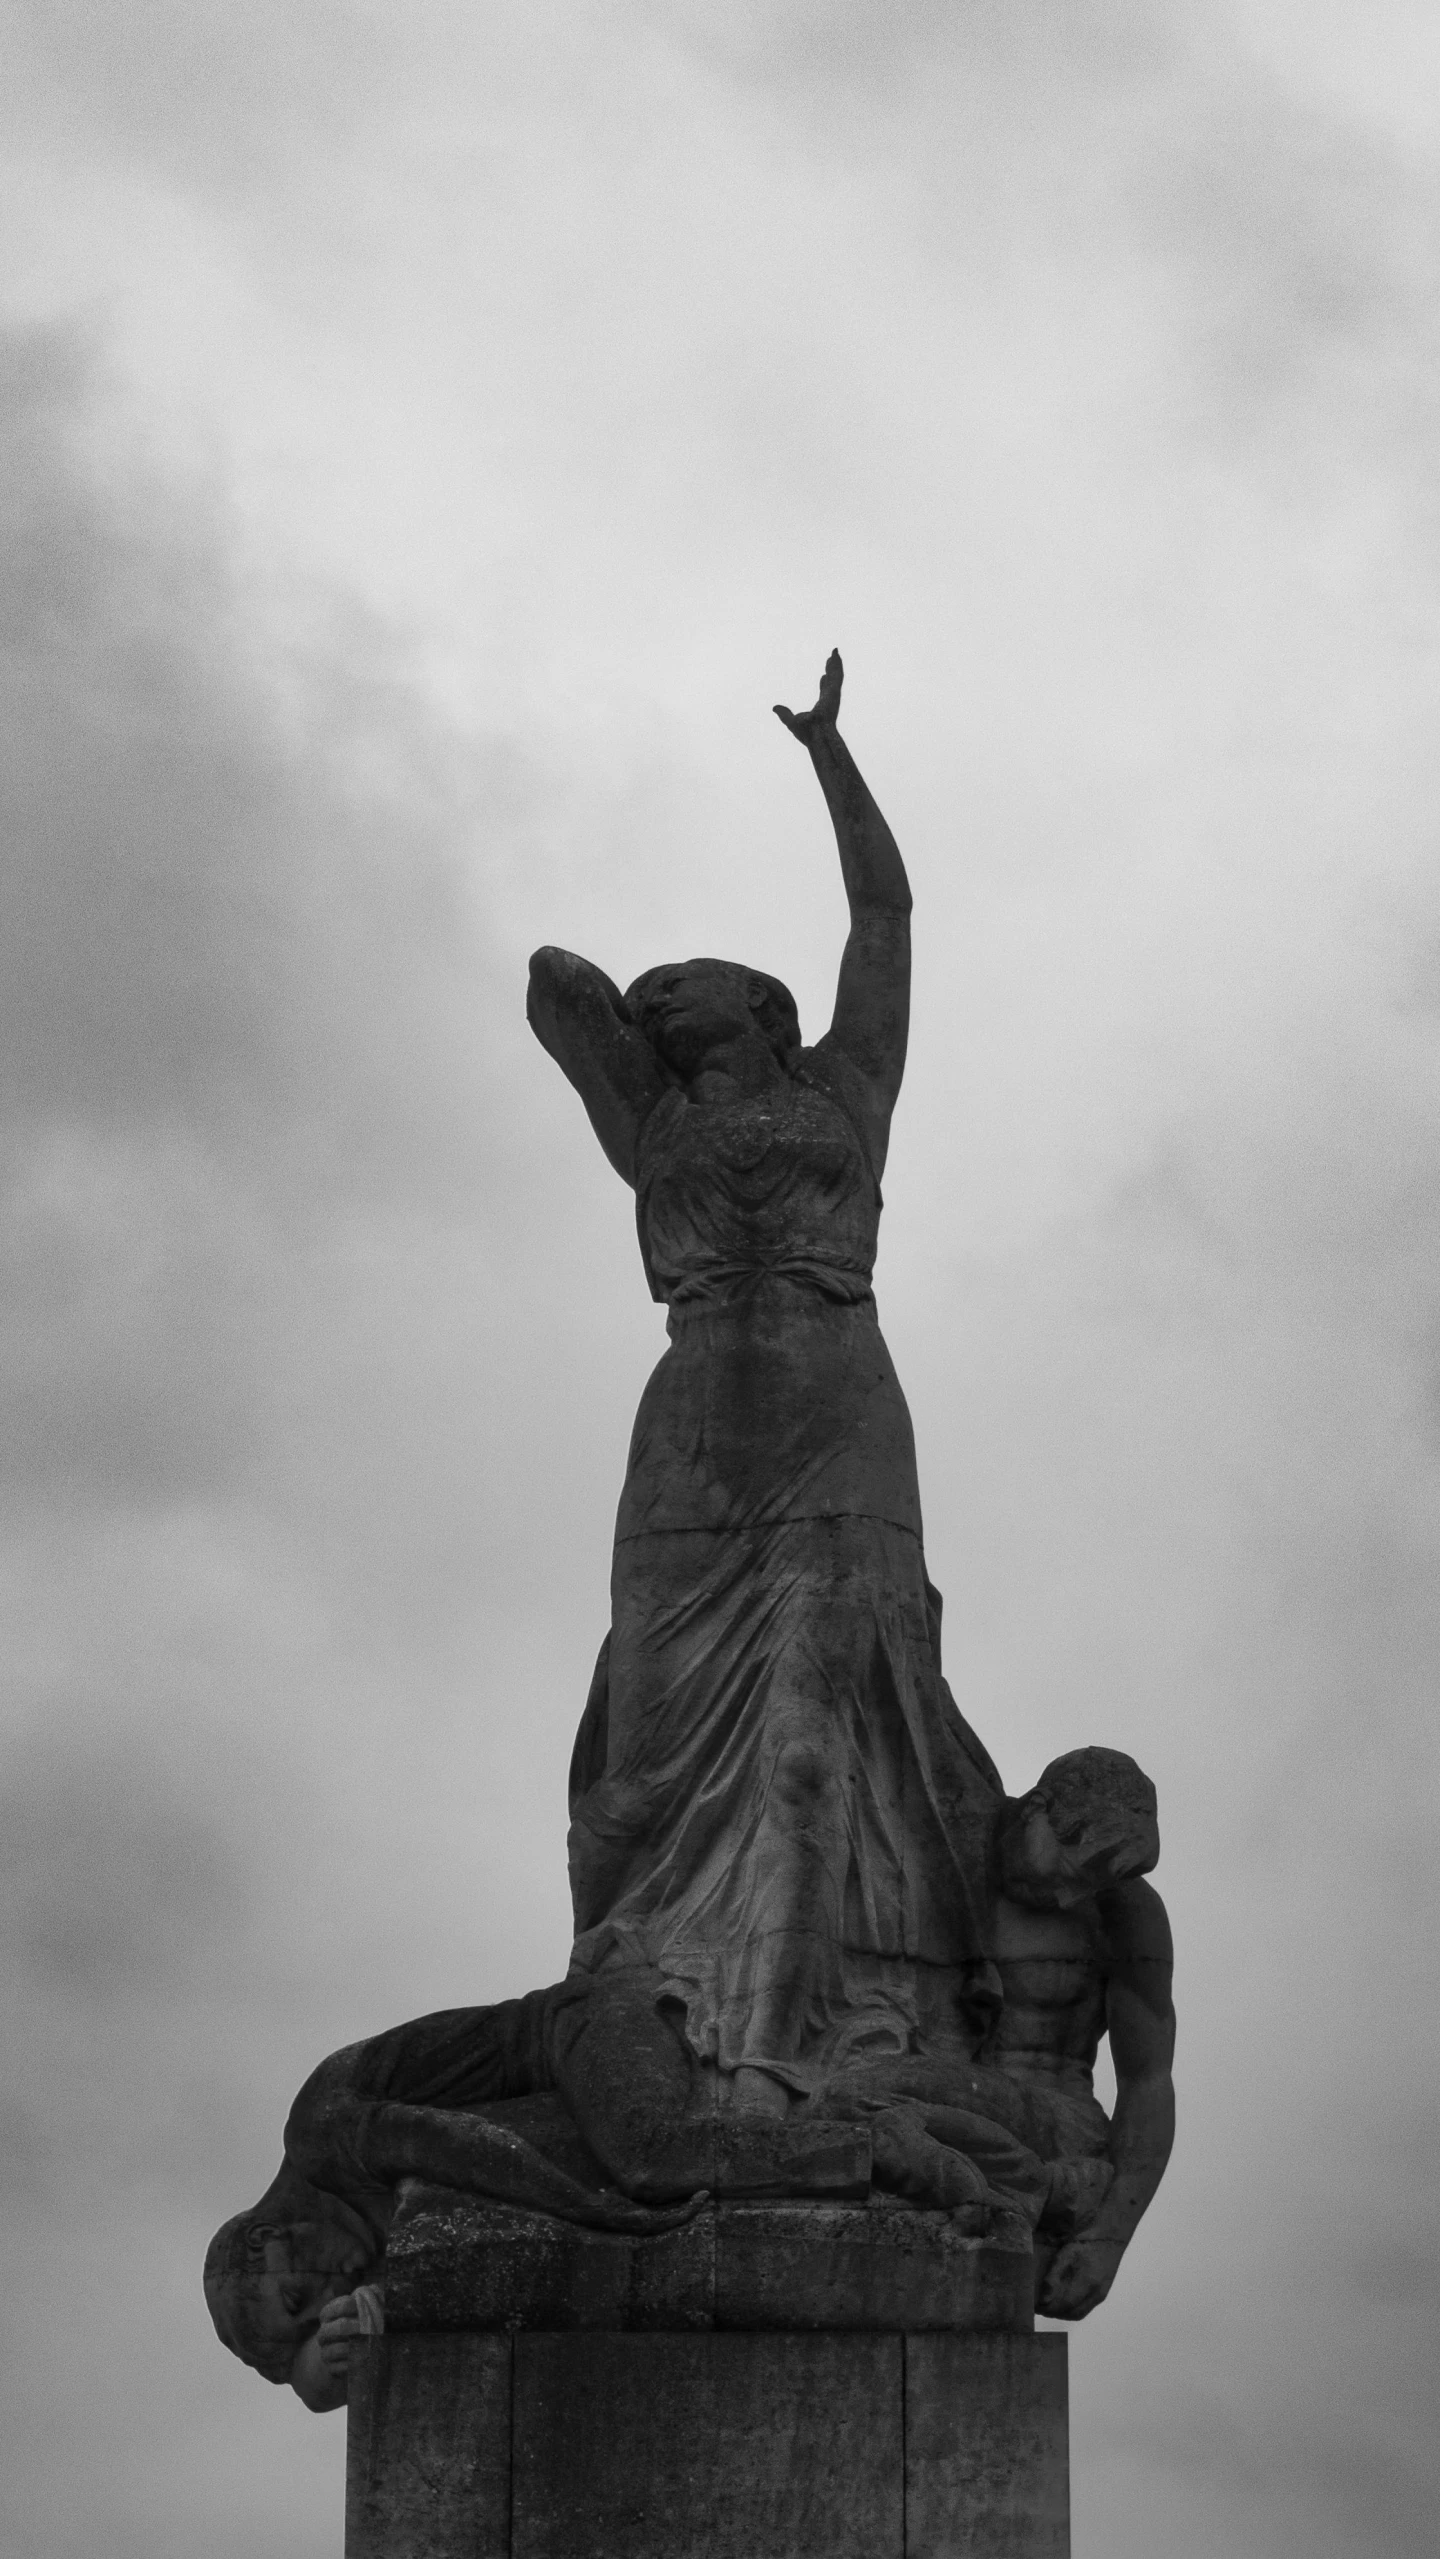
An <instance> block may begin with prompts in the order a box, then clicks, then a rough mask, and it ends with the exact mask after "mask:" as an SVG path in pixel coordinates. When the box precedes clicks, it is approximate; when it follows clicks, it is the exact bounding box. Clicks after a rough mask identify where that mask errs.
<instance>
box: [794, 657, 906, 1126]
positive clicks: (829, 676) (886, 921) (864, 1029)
mask: <svg viewBox="0 0 1440 2559" xmlns="http://www.w3.org/2000/svg"><path fill="white" fill-rule="evenodd" d="M843 674H844V670H843V668H842V666H841V664H840V653H839V651H838V649H837V650H832V651H831V654H830V657H829V659H828V661H827V663H826V667H825V673H824V675H823V676H822V677H821V679H820V694H819V699H818V700H817V702H816V704H815V707H814V709H813V711H802V712H798V713H797V712H794V711H787V710H786V709H784V707H783V706H782V705H781V704H780V703H778V702H777V704H776V706H775V710H776V716H777V718H779V719H781V720H783V721H784V723H785V726H786V727H787V729H789V730H790V731H791V733H792V735H794V736H795V737H798V738H799V739H800V741H801V743H802V745H804V746H806V747H808V748H809V750H810V761H811V763H812V764H813V765H814V767H815V770H816V773H817V774H818V775H819V778H820V787H821V789H822V791H823V792H824V794H825V801H826V805H827V807H828V808H829V811H830V816H831V820H832V822H833V824H834V828H835V841H836V843H837V844H838V846H839V848H840V870H841V875H842V877H843V879H844V882H845V894H846V897H847V898H848V899H849V902H850V936H849V939H848V941H847V942H846V944H845V953H844V957H843V959H842V960H841V962H840V982H839V985H838V987H837V988H836V993H835V1015H834V1019H833V1021H832V1022H831V1025H830V1037H831V1039H832V1040H833V1041H834V1043H835V1046H836V1047H837V1048H839V1049H842V1050H843V1051H844V1053H845V1055H846V1057H848V1058H849V1060H850V1062H851V1064H852V1066H856V1067H858V1068H859V1070H860V1073H861V1074H862V1075H863V1076H864V1078H865V1080H866V1083H867V1084H868V1085H869V1087H870V1090H871V1096H872V1118H873V1129H872V1151H873V1152H874V1153H875V1156H876V1169H877V1171H878V1169H879V1166H880V1164H881V1163H882V1162H883V1159H884V1154H885V1145H886V1141H887V1139H888V1136H889V1130H890V1114H891V1112H892V1111H893V1110H894V1108H895V1101H896V1096H897V1095H898V1093H899V1091H900V1079H901V1077H902V1076H903V1074H904V1072H905V1046H906V1041H907V1039H908V1037H909V1031H910V904H911V900H910V883H909V881H908V879H907V878H906V876H905V865H904V863H903V862H902V861H901V859H900V847H899V845H898V844H897V843H896V841H895V838H894V836H893V835H892V834H891V832H890V829H889V827H888V826H887V825H886V823H885V820H884V818H883V817H882V816H881V814H880V811H879V809H878V808H877V807H876V805H875V802H874V800H873V799H872V797H871V795H870V792H869V789H868V788H867V786H866V783H865V779H864V776H863V775H862V774H861V772H860V769H859V766H858V765H857V764H856V762H855V758H854V757H853V755H852V754H851V752H850V749H849V748H848V746H847V745H846V744H845V741H844V739H843V738H842V737H841V735H840V732H839V730H838V729H837V727H836V725H835V722H836V716H837V714H838V712H839V709H840V686H841V682H842V679H843ZM876 1139H878V1145H875V1143H874V1141H875V1140H876Z"/></svg>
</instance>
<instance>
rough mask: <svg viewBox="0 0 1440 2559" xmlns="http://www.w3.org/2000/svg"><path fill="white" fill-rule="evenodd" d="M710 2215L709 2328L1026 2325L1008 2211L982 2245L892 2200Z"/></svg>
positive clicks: (1025, 2272) (1017, 2240) (939, 2218)
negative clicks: (712, 2302)
mask: <svg viewBox="0 0 1440 2559" xmlns="http://www.w3.org/2000/svg"><path fill="white" fill-rule="evenodd" d="M715 2219H716V2234H715V2324H716V2326H717V2328H734V2329H766V2328H798V2329H806V2328H857V2329H885V2328H899V2329H931V2328H961V2329H968V2328H980V2329H987V2328H1009V2329H1016V2330H1028V2329H1029V2328H1030V2327H1031V2325H1032V2318H1031V2289H1032V2253H1031V2242H1030V2233H1029V2231H1028V2230H1027V2228H1026V2226H1025V2224H1024V2222H1023V2221H1022V2220H1021V2219H1020V2217H1019V2215H1018V2214H1010V2213H1003V2214H1002V2213H997V2214H996V2215H995V2217H994V2227H993V2228H992V2230H991V2231H990V2233H989V2234H988V2235H986V2236H984V2237H974V2236H971V2235H970V2234H968V2233H967V2232H965V2231H963V2230H962V2229H960V2228H959V2227H957V2225H956V2223H955V2222H954V2221H953V2220H952V2219H951V2217H950V2216H949V2214H947V2213H937V2212H915V2211H906V2210H905V2209H904V2207H903V2206H895V2205H890V2204H878V2205H876V2204H872V2205H860V2206H847V2205H844V2204H791V2203H774V2204H736V2205H727V2206H722V2207H721V2208H720V2210H719V2212H718V2213H717V2214H716V2217H715Z"/></svg>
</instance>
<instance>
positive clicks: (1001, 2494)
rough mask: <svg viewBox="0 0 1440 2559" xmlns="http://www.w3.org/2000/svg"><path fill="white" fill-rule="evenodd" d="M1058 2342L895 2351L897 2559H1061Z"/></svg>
mask: <svg viewBox="0 0 1440 2559" xmlns="http://www.w3.org/2000/svg"><path fill="white" fill-rule="evenodd" d="M1067 2342H1068V2341H1067V2340H1066V2339H1065V2338H1064V2337H1056V2336H1044V2337H1007V2336H988V2337H987V2336H971V2337H953V2336H952V2337H944V2336H929V2337H907V2338H906V2339H905V2520H906V2537H905V2551H906V2559H1069V2550H1070V2466H1069V2421H1068V2401H1067V2391H1066V2346H1067Z"/></svg>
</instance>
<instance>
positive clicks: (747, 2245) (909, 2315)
mask: <svg viewBox="0 0 1440 2559" xmlns="http://www.w3.org/2000/svg"><path fill="white" fill-rule="evenodd" d="M1033 2282H1034V2260H1033V2253H1032V2249H1031V2242H1030V2233H1029V2230H1028V2228H1027V2227H1026V2225H1025V2224H1024V2222H1023V2221H1021V2219H1020V2218H1019V2216H1018V2215H1017V2214H1008V2215H1007V2214H1000V2213H997V2214H996V2215H995V2216H994V2219H993V2222H992V2225H991V2227H990V2228H989V2229H988V2230H987V2231H986V2232H985V2233H984V2234H983V2235H981V2236H975V2235H973V2234H971V2233H969V2232H967V2231H965V2230H963V2229H962V2228H961V2227H960V2226H959V2224H958V2223H957V2222H956V2221H955V2220H954V2219H953V2218H952V2216H951V2215H949V2214H948V2213H943V2212H915V2211H910V2210H907V2209H906V2208H905V2207H903V2206H899V2205H891V2204H884V2205H878V2206H877V2205H875V2204H817V2203H765V2204H728V2203H726V2204H718V2205H716V2204H710V2205H707V2206H706V2207H705V2208H704V2210H703V2211H701V2212H700V2213H698V2214H697V2215H696V2217H695V2218H694V2220H692V2221H689V2222H687V2223H685V2224H684V2225H683V2226H682V2227H681V2228H679V2229H675V2230H669V2231H666V2232H663V2233H661V2234H659V2235H656V2236H653V2237H637V2236H635V2235H633V2234H632V2235H621V2234H618V2233H613V2232H607V2231H598V2230H585V2229H580V2228H578V2227H577V2226H576V2225H575V2224H574V2223H573V2222H564V2221H557V2220H555V2219H554V2218H553V2216H551V2215H550V2214H548V2213H539V2212H526V2211H522V2210H521V2209H519V2208H518V2207H516V2206H512V2205H507V2204H492V2203H486V2202H484V2201H482V2200H481V2199H480V2198H479V2197H478V2196H474V2195H459V2194H456V2193H454V2192H453V2191H451V2190H450V2189H449V2188H446V2187H442V2186H422V2185H418V2184H412V2185H407V2186H406V2187H404V2188H403V2189H402V2192H401V2197H400V2203H399V2208H398V2210H397V2212H396V2215H395V2219H394V2223H393V2225H392V2227H391V2231H390V2238H389V2245H388V2248H387V2252H386V2260H385V2315H386V2320H387V2323H388V2325H389V2326H390V2327H392V2328H395V2329H420V2330H425V2331H429V2330H432V2329H437V2328H465V2329H471V2328H486V2329H497V2328H508V2329H540V2330H543V2331H546V2332H551V2331H554V2330H557V2329H562V2328H578V2329H586V2328H600V2329H614V2330H645V2329H667V2330H676V2329H706V2328H737V2329H744V2330H747V2331H749V2330H754V2329H765V2328H774V2329H782V2330H785V2331H787V2332H788V2331H790V2330H792V2329H807V2328H817V2329H824V2328H845V2329H850V2328H864V2329H890V2330H906V2331H912V2330H913V2331H921V2330H927V2329H955V2330H964V2331H966V2332H969V2331H972V2330H975V2329H997V2328H1000V2329H1009V2330H1012V2331H1014V2332H1015V2333H1017V2334H1024V2333H1028V2332H1029V2330H1030V2328H1031V2326H1032V2324H1033V2313H1032V2294H1033Z"/></svg>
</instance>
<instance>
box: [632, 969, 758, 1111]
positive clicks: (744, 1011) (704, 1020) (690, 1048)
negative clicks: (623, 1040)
mask: <svg viewBox="0 0 1440 2559" xmlns="http://www.w3.org/2000/svg"><path fill="white" fill-rule="evenodd" d="M625 1007H626V1010H627V1012H628V1013H629V1014H630V1017H631V1019H632V1021H634V1022H635V1023H637V1024H638V1026H639V1028H640V1029H641V1030H642V1031H643V1032H644V1034H645V1036H646V1038H647V1039H648V1040H649V1041H650V1043H651V1045H652V1047H653V1048H654V1049H655V1050H656V1051H657V1052H658V1054H659V1056H660V1058H661V1059H662V1060H663V1062H664V1064H665V1065H666V1066H668V1067H669V1068H670V1070H671V1072H672V1073H673V1074H675V1075H678V1076H679V1077H680V1079H681V1081H682V1082H684V1081H686V1080H687V1079H688V1078H689V1077H690V1076H692V1075H693V1074H695V1073H696V1072H697V1070H698V1068H699V1067H700V1065H701V1064H702V1062H703V1060H704V1059H705V1058H707V1057H709V1056H710V1055H712V1054H713V1052H714V1051H715V1050H716V1049H718V1048H725V1047H728V1046H730V1045H731V1043H732V1042H734V1041H735V1040H739V1039H744V1038H745V1037H746V1036H747V1035H749V1036H752V1037H753V1036H755V1035H757V1034H758V1035H759V1037H760V1038H762V1039H763V1040H764V1041H765V1042H766V1045H767V1046H768V1047H769V1048H770V1049H771V1050H772V1052H773V1054H774V1055H775V1057H776V1058H777V1059H778V1060H779V1062H780V1064H781V1065H782V1066H783V1067H785V1068H786V1069H787V1071H788V1069H789V1068H790V1067H791V1066H792V1065H793V1063H794V1060H795V1057H796V1055H797V1053H798V1051H799V1048H800V1016H799V1014H798V1012H797V1010H796V1007H795V998H794V996H793V995H792V994H791V992H790V989H789V988H788V986H782V985H781V983H780V980H779V979H778V978H777V977H767V976H766V975H765V974H764V972H763V970H760V969H747V968H744V967H742V966H741V964H740V963H739V962H738V961H736V960H673V961H667V962H666V963H665V964H664V965H663V966H662V967H660V968H653V969H647V970H646V971H645V973H644V975H643V977H637V978H636V980H635V982H634V985H633V986H629V987H627V988H626V990H625Z"/></svg>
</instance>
